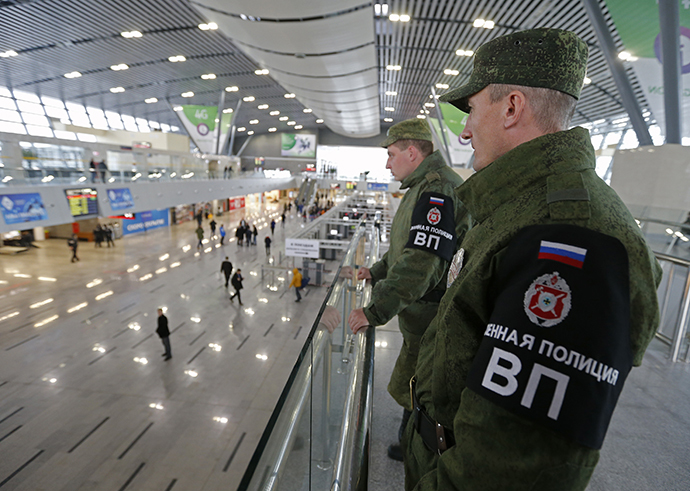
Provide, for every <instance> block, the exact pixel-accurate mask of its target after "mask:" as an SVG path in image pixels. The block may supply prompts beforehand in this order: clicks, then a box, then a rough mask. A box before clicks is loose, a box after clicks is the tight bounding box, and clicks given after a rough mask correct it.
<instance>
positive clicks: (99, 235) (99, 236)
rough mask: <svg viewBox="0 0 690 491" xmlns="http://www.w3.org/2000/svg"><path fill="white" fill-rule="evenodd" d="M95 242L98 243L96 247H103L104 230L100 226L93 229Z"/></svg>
mask: <svg viewBox="0 0 690 491" xmlns="http://www.w3.org/2000/svg"><path fill="white" fill-rule="evenodd" d="M93 240H94V241H95V242H96V244H95V247H103V229H102V228H101V225H100V224H99V225H96V228H95V229H93Z"/></svg>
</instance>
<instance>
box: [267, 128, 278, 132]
mask: <svg viewBox="0 0 690 491" xmlns="http://www.w3.org/2000/svg"><path fill="white" fill-rule="evenodd" d="M276 131H278V128H269V129H268V132H269V133H274V132H276Z"/></svg>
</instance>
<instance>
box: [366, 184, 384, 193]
mask: <svg viewBox="0 0 690 491" xmlns="http://www.w3.org/2000/svg"><path fill="white" fill-rule="evenodd" d="M367 189H368V190H369V191H388V184H385V183H382V182H368V183H367Z"/></svg>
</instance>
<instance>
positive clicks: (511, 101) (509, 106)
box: [503, 90, 527, 129]
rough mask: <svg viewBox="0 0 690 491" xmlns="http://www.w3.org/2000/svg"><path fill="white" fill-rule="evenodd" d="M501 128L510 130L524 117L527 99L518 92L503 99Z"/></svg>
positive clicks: (515, 91) (513, 92)
mask: <svg viewBox="0 0 690 491" xmlns="http://www.w3.org/2000/svg"><path fill="white" fill-rule="evenodd" d="M503 104H504V106H503V127H504V128H505V129H508V128H511V127H513V126H515V125H517V124H518V122H519V121H520V120H521V119H522V118H523V117H524V112H525V106H526V105H527V98H526V97H525V94H524V93H522V92H521V91H519V90H514V91H512V92H511V93H510V94H508V95H507V96H506V97H505V98H504V99H503Z"/></svg>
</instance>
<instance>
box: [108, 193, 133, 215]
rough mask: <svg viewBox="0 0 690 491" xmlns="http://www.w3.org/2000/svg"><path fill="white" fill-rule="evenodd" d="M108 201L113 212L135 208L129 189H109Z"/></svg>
mask: <svg viewBox="0 0 690 491" xmlns="http://www.w3.org/2000/svg"><path fill="white" fill-rule="evenodd" d="M108 199H109V200H110V208H111V209H113V210H126V209H127V208H134V199H133V198H132V193H131V192H130V191H129V188H118V189H108Z"/></svg>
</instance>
